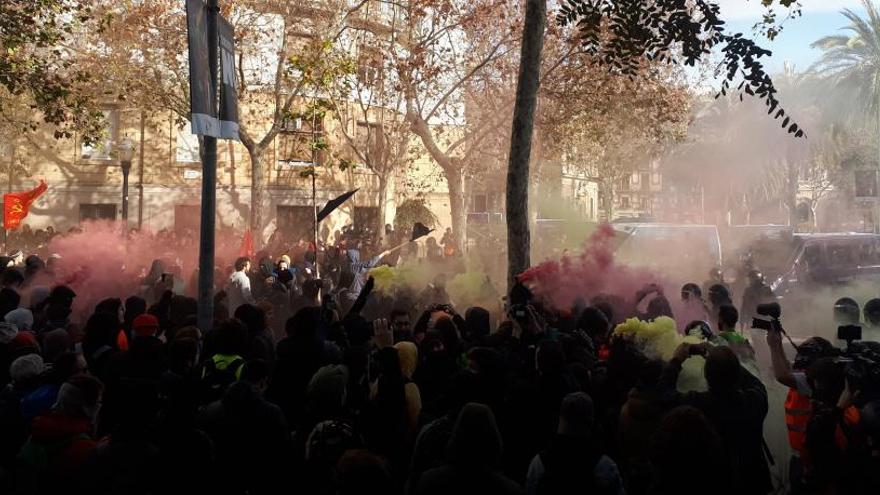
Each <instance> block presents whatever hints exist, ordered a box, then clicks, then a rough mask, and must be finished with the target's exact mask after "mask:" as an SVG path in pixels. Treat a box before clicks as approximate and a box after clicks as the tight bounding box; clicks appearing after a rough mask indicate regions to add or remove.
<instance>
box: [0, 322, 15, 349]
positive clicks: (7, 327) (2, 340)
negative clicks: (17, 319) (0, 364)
mask: <svg viewBox="0 0 880 495" xmlns="http://www.w3.org/2000/svg"><path fill="white" fill-rule="evenodd" d="M16 335H18V327H17V326H15V325H14V324H12V323H6V322H0V344H8V343H10V342H12V339H14V338H15V336H16Z"/></svg>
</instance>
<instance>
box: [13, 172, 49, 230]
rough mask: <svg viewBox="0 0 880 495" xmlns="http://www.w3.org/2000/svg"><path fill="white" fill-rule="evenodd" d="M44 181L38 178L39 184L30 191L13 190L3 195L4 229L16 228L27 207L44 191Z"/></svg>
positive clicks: (24, 215)
mask: <svg viewBox="0 0 880 495" xmlns="http://www.w3.org/2000/svg"><path fill="white" fill-rule="evenodd" d="M47 187H48V186H47V185H46V182H45V181H43V180H40V185H38V186H37V187H35V188H33V189H31V190H30V191H22V192H15V193H9V194H4V195H3V227H4V228H5V229H6V230H14V229H17V228H18V226H19V225H21V221H22V219H24V217H26V216H27V214H28V208H29V207H30V206H31V203H33V202H34V201H35V200H36V199H37V198H39V197H40V195H42V194H43V193H44V192H46V188H47Z"/></svg>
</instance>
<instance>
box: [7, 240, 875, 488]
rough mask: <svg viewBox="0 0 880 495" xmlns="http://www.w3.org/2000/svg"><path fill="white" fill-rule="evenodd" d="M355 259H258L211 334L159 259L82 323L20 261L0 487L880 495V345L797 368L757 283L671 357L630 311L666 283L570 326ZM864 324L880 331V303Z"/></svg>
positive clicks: (245, 262) (702, 308) (593, 310)
mask: <svg viewBox="0 0 880 495" xmlns="http://www.w3.org/2000/svg"><path fill="white" fill-rule="evenodd" d="M452 242H454V241H452ZM358 247H359V246H357V245H356V244H351V245H348V246H342V247H336V248H332V249H330V248H327V249H325V250H324V251H323V252H322V253H321V256H320V258H319V257H318V256H316V253H315V249H314V248H313V247H312V248H311V249H310V247H309V246H308V244H305V245H303V246H300V247H299V248H289V249H288V250H287V252H285V254H283V255H280V256H278V257H277V258H273V257H272V256H270V255H269V254H263V255H260V256H259V257H258V258H257V259H256V260H254V261H255V262H252V260H251V259H249V258H247V257H240V258H239V259H237V260H235V262H234V264H233V266H231V267H229V270H228V272H226V273H222V277H219V276H218V280H221V281H222V282H223V283H222V284H220V285H222V287H218V289H222V290H219V291H218V292H217V296H216V297H215V300H214V303H215V319H214V323H213V325H212V327H211V328H210V329H199V328H198V327H197V326H196V312H197V302H196V300H195V299H193V298H192V297H189V296H188V295H186V294H185V293H181V291H177V292H175V291H176V290H177V289H176V286H175V283H174V281H175V276H174V274H173V273H171V274H169V273H167V272H166V268H165V267H164V265H163V263H162V262H161V261H159V260H157V261H156V262H154V263H153V266H152V268H151V269H150V270H149V272H148V273H147V274H146V275H145V277H144V278H143V280H142V281H141V283H140V290H139V291H138V293H136V294H118V297H119V298H110V299H105V300H102V301H100V302H99V303H98V304H97V305H96V306H95V307H94V309H93V310H92V311H91V312H90V314H89V315H87V318H82V319H81V321H80V319H79V318H77V317H76V315H75V314H73V312H72V308H73V305H74V301H75V299H76V297H77V294H76V292H75V291H74V290H73V289H71V287H69V286H67V285H64V284H63V283H61V282H58V281H56V283H54V284H49V285H39V286H36V285H35V282H34V281H35V280H40V284H45V281H46V280H47V278H46V277H47V276H48V277H49V278H50V279H51V273H52V272H53V270H52V260H43V259H41V258H39V257H37V256H33V255H31V256H28V257H25V255H24V253H15V256H11V257H8V258H7V262H6V264H5V265H4V267H3V270H4V271H3V273H2V277H0V283H2V289H0V319H2V323H0V387H2V392H0V430H2V431H0V492H3V493H26V494H37V493H39V494H42V493H47V494H48V493H230V494H245V493H248V494H259V493H276V492H282V491H295V492H297V493H308V494H328V495H329V494H368V493H369V494H372V493H383V494H407V495H409V494H449V493H460V494H471V493H474V494H476V493H481V494H482V493H498V494H507V493H510V494H515V493H528V494H530V495H538V494H541V495H543V494H568V493H581V494H609V495H619V494H624V493H629V494H635V495H640V494H646V495H647V494H650V495H661V494H670V495H672V494H675V495H686V494H690V493H693V494H697V493H721V494H728V493H729V494H731V495H733V494H737V495H739V494H746V495H750V494H754V495H759V494H766V493H771V492H777V491H782V490H790V491H791V492H792V493H799V494H800V493H805V494H812V493H816V494H819V493H822V494H824V493H853V494H861V493H877V490H878V489H880V475H878V473H880V470H878V468H880V421H878V417H877V413H878V406H880V360H877V361H874V358H875V357H880V352H878V350H877V345H876V344H875V343H872V342H858V341H855V342H850V343H849V346H848V347H847V348H846V349H844V350H839V349H837V348H835V347H834V346H833V345H832V344H831V343H830V342H828V341H826V340H824V339H819V338H812V339H808V340H806V341H805V342H803V343H801V344H799V345H797V356H796V358H795V359H794V360H793V361H790V360H789V358H788V357H787V355H786V353H785V349H784V347H783V328H782V321H783V320H782V319H781V318H780V315H779V314H778V313H777V314H772V311H771V314H769V315H768V313H767V311H766V305H767V303H771V305H772V301H773V297H772V292H769V293H768V291H767V290H766V288H765V286H764V284H763V280H761V278H760V277H759V274H754V276H753V277H752V280H751V283H750V285H749V287H750V289H748V290H747V291H745V292H744V294H743V297H742V303H741V304H740V305H739V306H740V307H739V308H737V307H736V306H737V305H734V304H733V294H732V293H731V291H730V288H729V287H727V286H726V285H725V284H724V282H723V280H722V279H721V278H720V274H719V275H718V278H717V279H714V280H710V281H709V282H708V283H707V284H703V285H704V286H705V287H701V285H699V284H697V283H690V284H686V285H685V286H684V287H682V290H681V293H680V298H681V301H680V303H681V307H683V308H685V309H684V310H680V314H679V315H677V316H678V318H676V321H678V327H679V331H680V332H681V333H682V334H683V335H687V336H688V337H687V339H685V338H684V337H681V339H682V340H684V341H685V342H686V343H682V344H681V345H679V346H678V347H677V348H676V349H675V351H674V353H673V354H672V355H671V357H670V356H662V355H659V354H657V353H655V352H652V351H651V350H650V349H647V348H645V347H644V346H642V345H640V344H639V343H638V342H636V341H635V340H633V339H632V338H628V337H626V336H625V335H623V334H619V333H615V332H614V329H615V327H616V325H618V324H620V323H622V322H624V321H625V320H627V319H628V318H631V317H637V318H639V319H641V320H645V321H652V320H659V319H660V318H664V317H676V315H674V314H673V311H672V306H673V304H671V303H670V301H669V300H668V299H667V297H666V296H665V295H664V290H663V287H660V286H657V285H647V286H646V287H644V288H643V289H642V290H640V291H639V292H638V293H637V294H635V296H634V297H633V295H631V294H601V295H594V297H592V298H589V299H587V297H586V296H587V295H585V298H584V299H585V300H584V301H583V302H579V303H578V304H577V305H576V307H573V308H562V309H560V308H551V307H549V306H548V305H547V304H545V302H544V301H542V300H540V299H539V298H536V297H534V296H533V295H532V294H531V292H530V291H529V289H528V288H527V287H525V286H523V285H519V284H518V285H515V286H514V288H513V289H512V290H511V291H510V293H509V294H508V295H507V297H506V304H505V306H504V309H502V310H500V311H498V310H496V309H494V308H487V307H485V305H475V304H472V302H471V301H455V303H456V304H458V305H459V307H453V306H452V305H451V304H450V300H449V298H448V296H447V295H446V294H445V291H444V290H443V285H442V283H440V282H438V281H437V280H435V281H434V282H432V283H431V284H430V285H429V286H428V287H426V288H425V289H424V290H421V291H414V290H411V289H399V290H397V291H395V292H391V293H387V292H386V293H380V291H379V290H377V288H376V287H375V280H374V279H373V278H372V277H370V272H369V270H370V269H371V268H373V267H375V266H376V265H378V264H380V263H382V262H383V261H388V260H387V259H386V258H387V257H388V256H390V255H391V253H389V252H387V250H386V251H382V252H379V253H378V254H377V255H376V256H373V257H367V256H362V255H361V252H360V250H359V249H358ZM376 251H378V249H377V250H376ZM376 251H370V252H371V253H372V252H376ZM454 254H455V253H448V252H447V253H440V256H445V255H448V256H449V257H453V256H454ZM56 261H57V260H56ZM47 262H48V263H47ZM47 274H48V275H47ZM319 274H320V276H318V275H319ZM487 290H489V288H487ZM704 294H705V297H704ZM123 298H125V299H123ZM490 298H497V299H498V300H500V299H501V298H500V297H497V295H492V296H491V297H490ZM878 302H880V301H878ZM675 303H676V304H675V305H676V306H677V307H678V303H679V301H675ZM852 303H854V301H838V303H837V305H836V306H835V308H836V311H838V312H839V313H840V314H841V315H843V316H845V317H847V318H849V320H847V323H849V324H855V323H857V322H858V321H859V320H860V319H861V315H860V310H859V308H858V306H856V307H855V309H853V306H852ZM760 305H763V306H765V307H764V309H762V308H759V306H760ZM864 309H865V317H866V320H869V321H870V322H875V318H876V316H877V315H878V309H880V304H877V303H875V302H871V303H869V304H868V305H866V306H865V308H864ZM740 314H743V315H749V317H751V316H756V317H764V318H767V325H768V328H769V330H768V331H767V332H766V336H763V334H757V333H754V334H750V333H749V332H743V325H742V324H741V323H742V322H741V321H740ZM756 335H762V338H761V339H760V340H765V341H766V342H762V341H760V340H759V339H757V338H755V336H756ZM853 340H857V339H853ZM758 346H765V348H766V349H768V351H769V353H770V355H771V358H772V366H771V370H772V376H773V377H774V378H775V379H776V380H777V381H778V382H779V383H780V384H783V385H784V386H786V387H788V388H789V389H790V392H789V396H788V397H787V399H786V403H785V418H784V419H785V423H786V425H787V427H788V429H789V439H790V441H791V447H792V449H793V452H794V455H793V458H792V459H790V460H789V459H778V458H777V459H775V460H774V459H772V458H771V456H770V455H769V452H768V449H767V447H766V443H765V442H764V437H763V435H764V428H763V427H764V424H765V421H767V420H768V411H769V410H770V409H771V408H770V401H771V400H772V398H771V397H769V396H768V392H767V386H766V385H765V383H763V382H762V381H761V380H760V379H759V378H758V377H756V375H755V374H754V373H753V371H749V370H748V369H747V367H745V366H744V364H745V362H746V361H747V360H748V359H750V356H752V355H753V354H754V351H755V348H756V347H758ZM692 358H694V359H703V360H704V361H705V366H704V367H703V375H704V376H705V382H706V385H707V389H706V390H703V391H688V392H682V391H680V390H679V385H678V383H679V376H680V374H681V373H682V369H683V367H687V366H689V364H687V365H686V363H687V362H688V361H689V360H690V359H692ZM777 419H779V418H777ZM771 463H790V465H791V469H790V470H789V472H790V477H789V479H787V480H774V479H773V478H771V474H770V467H769V466H770V464H771Z"/></svg>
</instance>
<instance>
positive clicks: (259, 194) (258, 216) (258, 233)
mask: <svg viewBox="0 0 880 495" xmlns="http://www.w3.org/2000/svg"><path fill="white" fill-rule="evenodd" d="M265 151H266V149H265V148H261V147H259V146H255V147H253V148H248V156H249V157H250V159H251V215H250V219H249V221H248V224H249V225H248V226H249V227H250V229H251V232H252V233H253V236H254V248H256V249H259V248H260V247H262V246H261V244H262V240H263V196H264V195H265V192H266V180H265V174H264V173H263V153H264V152H265Z"/></svg>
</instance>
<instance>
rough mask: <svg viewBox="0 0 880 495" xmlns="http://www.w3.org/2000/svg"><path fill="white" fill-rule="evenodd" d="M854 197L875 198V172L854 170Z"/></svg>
mask: <svg viewBox="0 0 880 495" xmlns="http://www.w3.org/2000/svg"><path fill="white" fill-rule="evenodd" d="M855 183H856V197H857V198H876V197H877V171H876V170H856V171H855Z"/></svg>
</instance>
